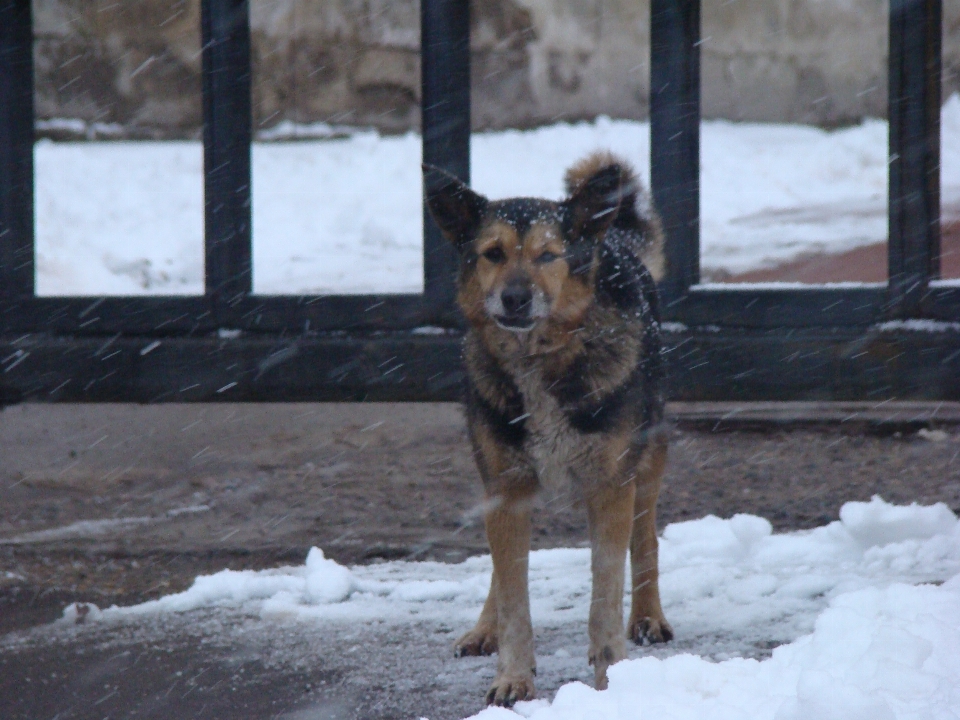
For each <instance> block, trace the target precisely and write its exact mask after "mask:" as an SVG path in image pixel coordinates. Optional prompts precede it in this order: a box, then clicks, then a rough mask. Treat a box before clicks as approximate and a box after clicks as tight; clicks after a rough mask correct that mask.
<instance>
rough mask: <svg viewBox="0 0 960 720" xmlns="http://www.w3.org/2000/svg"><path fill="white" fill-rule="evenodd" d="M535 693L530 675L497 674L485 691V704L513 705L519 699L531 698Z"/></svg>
mask: <svg viewBox="0 0 960 720" xmlns="http://www.w3.org/2000/svg"><path fill="white" fill-rule="evenodd" d="M536 695H537V692H536V690H535V689H534V687H533V676H532V675H499V676H498V677H497V678H496V680H494V681H493V685H491V686H490V689H489V690H488V691H487V705H499V706H501V707H513V704H514V703H516V702H519V701H521V700H533V698H535V697H536Z"/></svg>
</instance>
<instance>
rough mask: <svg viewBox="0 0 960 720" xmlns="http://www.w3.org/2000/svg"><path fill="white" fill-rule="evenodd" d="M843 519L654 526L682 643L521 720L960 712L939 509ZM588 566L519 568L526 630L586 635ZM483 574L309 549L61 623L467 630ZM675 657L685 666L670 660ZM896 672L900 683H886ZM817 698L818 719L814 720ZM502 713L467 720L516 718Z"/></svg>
mask: <svg viewBox="0 0 960 720" xmlns="http://www.w3.org/2000/svg"><path fill="white" fill-rule="evenodd" d="M840 517H841V519H840V520H839V521H836V522H833V523H830V524H829V525H825V526H823V527H819V528H816V529H814V530H809V531H801V532H792V533H785V534H777V535H774V534H773V533H772V532H771V526H770V523H769V522H768V521H767V520H765V519H763V518H760V517H757V516H753V515H735V516H734V517H732V518H729V519H726V520H724V519H720V518H717V517H713V516H708V517H705V518H702V519H700V520H693V521H690V522H683V523H675V524H672V525H669V526H667V528H666V529H665V531H664V533H663V538H662V541H661V544H660V566H661V591H662V597H663V601H664V607H665V611H666V614H667V616H668V618H669V619H670V621H671V623H672V624H673V627H674V628H675V629H676V630H677V633H678V640H677V641H676V642H675V643H672V644H671V645H669V646H667V647H666V648H663V649H659V648H658V649H657V650H656V653H657V654H658V655H661V656H663V657H662V659H657V658H656V657H652V656H650V652H651V649H650V648H645V649H639V650H637V651H635V652H639V653H641V654H642V655H644V657H643V658H642V659H640V660H635V661H628V662H625V663H623V664H622V665H618V666H617V667H616V668H615V669H614V670H613V671H612V674H611V683H610V690H609V691H607V692H604V693H596V692H594V691H593V690H591V689H589V688H587V687H585V686H582V685H578V684H572V685H567V686H564V687H563V689H562V690H561V691H560V692H559V693H558V695H557V697H556V699H555V700H554V702H553V703H552V704H550V705H547V704H546V703H545V702H544V701H537V702H536V703H534V704H532V705H521V706H520V707H519V708H518V711H520V712H528V711H529V712H531V713H534V715H533V716H534V717H537V718H541V720H547V719H548V718H565V719H566V718H580V717H583V718H587V717H589V718H607V717H609V718H621V717H633V718H636V717H640V715H638V712H639V711H638V708H639V709H641V710H642V712H646V713H650V717H664V718H686V717H688V716H689V717H693V716H694V715H696V716H697V717H700V716H704V717H751V718H752V717H770V718H777V720H789V719H791V718H800V717H801V716H803V718H804V720H813V719H814V718H833V717H838V718H839V717H843V718H846V719H848V720H849V719H851V718H859V717H864V718H866V717H871V718H884V717H897V718H908V717H917V718H920V717H923V718H936V717H948V716H949V715H948V714H946V711H945V710H944V712H941V710H943V709H944V708H953V709H954V711H956V712H960V666H958V664H957V663H958V662H960V579H956V576H958V574H960V522H958V520H957V517H956V516H955V515H954V514H953V512H951V511H950V509H949V508H947V507H946V506H945V505H943V504H942V503H938V504H936V505H932V506H927V507H922V506H918V505H915V504H914V505H910V506H894V505H890V504H888V503H886V502H884V501H883V500H882V499H880V498H879V497H874V498H873V499H872V500H871V501H870V502H868V503H860V502H852V503H846V504H845V505H844V506H843V508H842V509H841V511H840ZM589 564H590V559H589V551H588V550H586V549H556V550H541V551H538V552H535V553H533V554H532V556H531V562H530V595H531V604H532V609H533V617H534V622H535V624H536V625H537V626H538V627H563V626H568V625H577V626H585V623H586V617H587V612H588V609H589V597H590V592H589V588H590V574H589ZM490 567H491V566H490V558H489V556H486V557H476V558H471V559H469V560H467V561H465V562H463V563H459V564H456V565H448V564H442V563H435V562H389V563H383V564H380V565H370V566H357V567H352V568H346V567H343V566H341V565H338V564H337V563H336V562H334V561H332V560H330V559H328V558H325V557H324V555H323V553H322V551H320V550H319V549H317V548H314V549H313V550H311V551H310V553H309V555H308V557H307V561H306V564H305V565H303V566H300V567H283V568H277V569H272V570H263V571H256V572H255V571H232V570H224V571H222V572H219V573H216V574H214V575H208V576H202V577H198V578H197V579H196V581H195V582H194V584H193V586H192V587H190V588H189V589H187V590H185V591H184V592H181V593H176V594H173V595H168V596H166V597H162V598H160V599H158V600H154V601H151V602H146V603H143V604H141V605H135V606H132V607H116V606H114V607H111V608H107V609H104V610H102V611H101V610H100V609H99V608H97V607H95V606H92V605H87V604H82V605H71V606H70V607H69V608H67V609H66V611H65V613H64V619H65V621H67V622H78V621H83V622H110V621H116V620H121V619H128V620H131V619H136V618H137V617H139V616H144V615H155V614H158V613H169V612H188V611H191V610H195V609H198V608H217V607H230V608H234V609H239V610H240V611H241V612H244V613H245V614H249V615H252V616H254V617H260V618H262V619H263V620H265V621H270V622H286V621H299V622H318V621H322V622H341V621H342V622H350V623H356V622H358V621H360V622H362V621H372V620H377V621H385V622H391V623H396V624H398V625H404V624H415V623H420V622H422V621H425V620H434V621H440V622H442V623H444V624H445V625H449V626H453V627H456V626H461V627H463V628H464V629H466V628H467V627H469V626H470V625H471V624H472V623H473V622H475V620H476V617H477V614H478V613H479V610H480V607H481V605H482V603H483V600H484V598H485V595H486V591H487V587H488V584H489V580H490ZM949 578H955V579H953V580H950V581H949V582H947V583H946V584H945V585H943V586H942V587H928V586H922V587H911V586H910V585H915V584H917V583H927V582H942V581H944V580H948V579H949ZM904 583H908V584H909V585H904ZM626 601H627V598H625V603H626ZM811 632H812V633H813V634H812V635H807V634H808V633H811ZM798 638H799V639H798ZM680 643H683V647H684V648H686V649H687V650H688V651H690V650H692V651H694V652H696V655H689V654H687V655H674V656H673V657H668V655H670V654H671V653H676V652H679V650H678V649H677V648H678V645H680ZM772 645H781V647H779V648H778V649H777V650H776V651H775V652H774V654H773V657H772V658H769V659H767V660H763V661H761V662H757V661H756V660H752V659H749V658H750V656H757V655H761V656H762V655H763V653H762V652H758V648H769V647H771V646H772ZM584 662H585V660H584ZM895 673H899V674H898V675H897V677H898V678H899V680H898V681H897V682H892V681H891V680H890V678H891V677H893V674H895ZM821 699H825V700H827V701H829V702H830V703H832V704H831V705H830V707H829V708H827V709H824V708H821V707H820V706H819V705H818V704H817V703H820V702H821ZM911 703H912V704H911ZM951 703H952V704H951ZM818 708H819V709H818ZM911 708H912V709H911ZM506 712H507V711H502V710H489V711H486V714H481V715H480V716H479V717H483V718H485V719H486V720H489V719H490V718H495V717H501V716H502V717H516V715H514V714H505V715H504V714H503V713H506ZM497 713H501V715H498V714H497ZM777 713H780V714H777ZM838 713H839V714H838ZM891 713H892V714H891ZM938 713H940V714H938ZM950 717H953V716H950Z"/></svg>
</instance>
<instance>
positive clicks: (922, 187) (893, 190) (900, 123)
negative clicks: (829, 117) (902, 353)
mask: <svg viewBox="0 0 960 720" xmlns="http://www.w3.org/2000/svg"><path fill="white" fill-rule="evenodd" d="M942 18H943V4H942V0H890V60H889V63H890V64H889V72H890V100H889V117H890V185H889V192H890V196H889V203H890V205H889V213H890V216H889V222H890V240H889V248H888V253H889V268H890V284H889V289H890V305H891V314H892V315H893V316H894V317H912V316H917V315H919V314H920V303H921V301H922V299H923V296H924V294H925V293H926V290H927V286H928V282H929V280H930V279H932V278H936V277H937V276H938V275H939V274H940V69H941V55H940V45H941V23H942Z"/></svg>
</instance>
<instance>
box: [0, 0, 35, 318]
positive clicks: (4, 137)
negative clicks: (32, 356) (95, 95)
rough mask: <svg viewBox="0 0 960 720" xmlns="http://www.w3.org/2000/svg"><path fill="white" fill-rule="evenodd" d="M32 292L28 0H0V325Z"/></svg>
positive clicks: (31, 144) (31, 78)
mask: <svg viewBox="0 0 960 720" xmlns="http://www.w3.org/2000/svg"><path fill="white" fill-rule="evenodd" d="M33 293H34V284H33V31H32V27H31V17H30V0H0V327H2V326H3V325H4V316H5V314H6V313H8V312H13V310H14V307H15V305H16V304H17V303H18V302H19V301H22V300H25V299H27V298H30V297H33Z"/></svg>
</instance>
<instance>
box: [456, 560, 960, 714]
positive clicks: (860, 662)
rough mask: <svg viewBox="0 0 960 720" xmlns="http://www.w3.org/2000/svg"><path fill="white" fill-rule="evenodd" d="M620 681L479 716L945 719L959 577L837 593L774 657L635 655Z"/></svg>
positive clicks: (954, 665)
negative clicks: (713, 659)
mask: <svg viewBox="0 0 960 720" xmlns="http://www.w3.org/2000/svg"><path fill="white" fill-rule="evenodd" d="M609 678H610V687H609V689H608V690H607V691H605V692H597V691H596V690H594V689H592V688H590V687H587V686H586V685H584V684H582V683H570V684H568V685H564V686H563V687H561V688H560V690H559V691H558V692H557V695H556V697H555V698H554V700H553V702H552V703H547V702H545V701H542V700H535V701H533V702H529V703H518V706H517V707H516V708H515V712H514V711H509V710H504V709H500V708H489V709H487V710H484V711H482V712H480V713H478V714H477V715H475V716H473V717H474V718H476V720H507V719H508V718H518V717H521V716H522V717H528V718H532V719H533V720H587V719H589V720H615V719H620V718H623V719H624V720H625V719H627V718H632V719H638V718H648V717H649V718H664V719H669V720H681V719H683V720H686V719H687V718H690V720H694V719H699V718H710V719H711V720H726V719H728V718H729V719H730V720H733V719H734V718H737V719H743V720H747V719H749V720H766V719H769V720H894V719H897V720H906V719H907V718H916V720H936V719H938V718H943V719H944V720H946V718H956V717H957V716H958V713H960V576H957V577H955V578H954V579H952V580H950V581H949V582H947V583H946V584H944V585H943V586H941V587H935V586H931V585H921V586H919V587H911V586H908V585H903V584H899V583H898V584H894V585H891V586H889V587H887V588H884V589H880V588H868V589H864V590H858V591H854V592H848V593H845V594H843V595H840V596H838V597H837V598H835V599H834V600H833V601H832V602H831V603H830V607H829V608H828V609H827V610H825V611H824V612H823V613H822V614H821V615H820V617H818V618H817V622H816V626H815V628H814V631H813V633H812V634H810V635H805V636H803V637H801V638H799V639H798V640H796V641H795V642H792V643H790V644H788V645H782V646H780V647H778V648H776V649H774V651H773V656H772V657H771V658H769V659H767V660H762V661H757V660H750V659H743V658H735V659H731V660H725V661H723V662H720V663H714V662H709V661H707V660H704V659H703V658H700V657H697V656H695V655H675V656H674V657H670V658H666V659H664V660H659V659H657V658H653V657H645V658H642V659H639V660H625V661H623V662H621V663H618V664H617V665H615V666H613V667H612V668H611V669H610V671H609Z"/></svg>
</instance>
